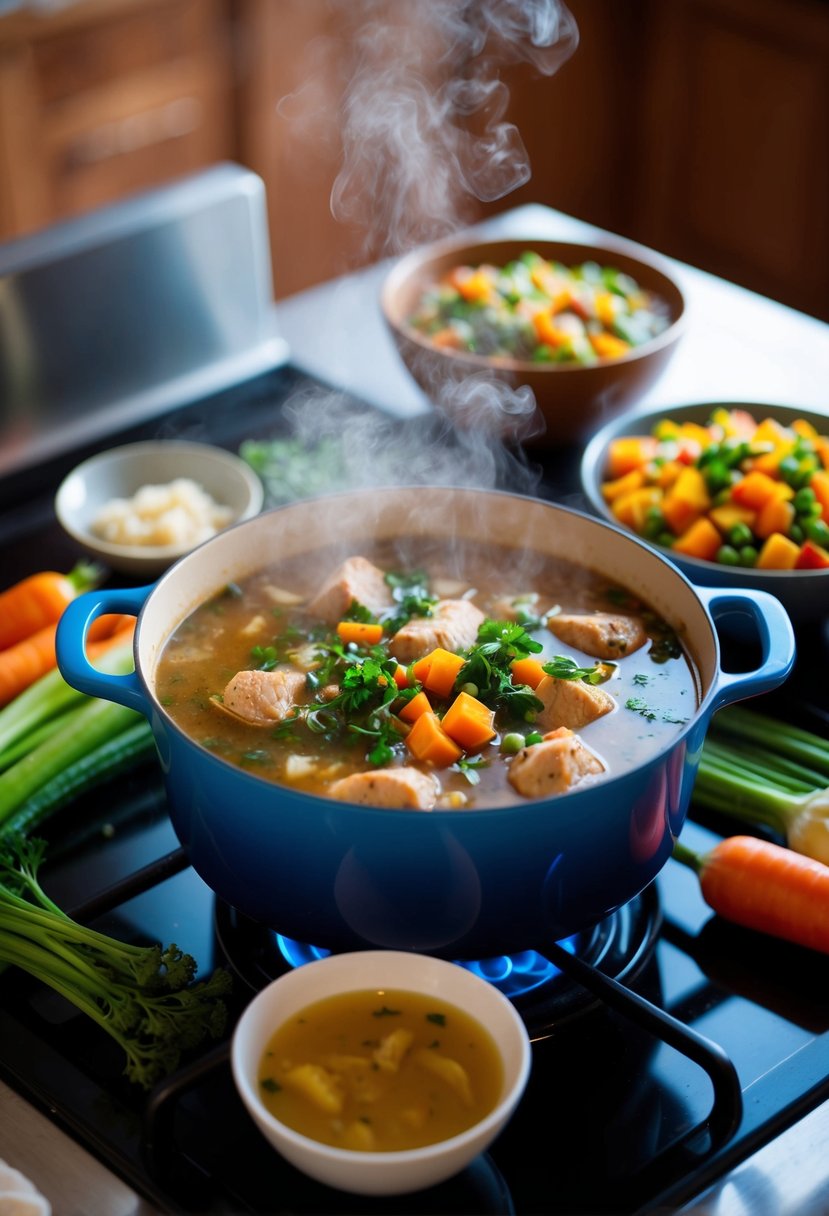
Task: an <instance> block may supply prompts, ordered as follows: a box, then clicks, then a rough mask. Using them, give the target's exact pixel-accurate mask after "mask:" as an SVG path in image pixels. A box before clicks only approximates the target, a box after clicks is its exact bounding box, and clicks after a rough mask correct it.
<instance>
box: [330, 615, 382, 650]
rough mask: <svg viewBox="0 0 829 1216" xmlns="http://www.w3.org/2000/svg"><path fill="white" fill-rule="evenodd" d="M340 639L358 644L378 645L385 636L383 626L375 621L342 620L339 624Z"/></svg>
mask: <svg viewBox="0 0 829 1216" xmlns="http://www.w3.org/2000/svg"><path fill="white" fill-rule="evenodd" d="M337 636H338V637H339V639H340V641H342V642H345V643H348V642H354V643H355V644H356V645H357V646H376V645H377V644H378V642H380V641H381V640H382V637H383V626H382V625H379V624H376V623H374V622H365V621H340V623H339V625H338V626H337Z"/></svg>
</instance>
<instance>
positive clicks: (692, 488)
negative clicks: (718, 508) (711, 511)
mask: <svg viewBox="0 0 829 1216" xmlns="http://www.w3.org/2000/svg"><path fill="white" fill-rule="evenodd" d="M671 497H672V498H673V497H677V498H684V499H685V500H686V502H689V503H691V504H692V505H693V506H695V507H699V509H700V510H701V511H707V510H708V508H709V507H710V506H711V495H710V494H709V493H708V486H707V485H706V484H705V478H704V477H703V475H702V473H701V472H700V470H699V469H695V468H693V466H691V465H687V466H686V467H685V468H684V469H683V470H682V472H681V473H680V474H679V476H678V477H677V479H676V481H675V482H674V484H673V486H672V487H671Z"/></svg>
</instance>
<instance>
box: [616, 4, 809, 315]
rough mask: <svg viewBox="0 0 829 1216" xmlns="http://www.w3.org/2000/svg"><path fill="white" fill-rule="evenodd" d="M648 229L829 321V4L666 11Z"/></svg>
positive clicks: (657, 29)
mask: <svg viewBox="0 0 829 1216" xmlns="http://www.w3.org/2000/svg"><path fill="white" fill-rule="evenodd" d="M651 14H652V17H651V25H650V29H649V31H648V41H649V45H650V47H651V48H652V54H651V55H650V57H649V70H648V76H647V82H646V91H645V102H646V105H645V110H644V114H643V121H644V134H645V142H644V149H645V155H644V162H643V163H644V173H643V182H642V190H641V213H640V218H639V222H638V224H637V227H638V228H639V229H640V230H641V231H646V232H647V233H648V239H649V240H650V241H651V243H653V244H656V245H658V246H660V247H662V248H663V249H664V250H665V251H666V252H668V253H671V254H674V255H675V256H678V257H680V258H682V259H684V260H685V261H688V262H691V263H693V264H695V265H700V266H704V267H705V268H706V269H708V270H712V271H714V272H715V273H718V274H721V275H723V276H724V277H726V278H730V279H735V280H736V281H737V282H739V283H742V284H744V285H745V286H747V287H751V288H753V289H754V290H757V291H760V292H762V293H763V294H765V295H770V296H773V297H775V298H777V299H780V300H782V301H784V302H786V303H789V304H792V305H793V306H795V307H798V308H801V309H804V310H805V311H808V312H813V313H815V314H817V315H818V316H824V317H829V225H827V223H826V216H827V214H828V213H829V156H827V146H828V145H827V136H826V129H827V119H829V72H827V65H829V5H826V4H825V3H822V2H820V0H716V3H714V2H713V0H671V3H670V4H658V3H657V4H654V5H653V7H652V10H651Z"/></svg>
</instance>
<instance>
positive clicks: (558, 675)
mask: <svg viewBox="0 0 829 1216" xmlns="http://www.w3.org/2000/svg"><path fill="white" fill-rule="evenodd" d="M542 666H543V668H544V671H545V672H546V674H547V675H548V676H552V677H553V678H554V679H556V680H584V682H585V684H604V683H605V682H606V681H607V680H609V679H610V677H611V676H612V675H613V672H614V671H615V670H616V664H615V663H594V664H593V665H592V666H591V667H579V665H578V663H577V662H576V661H575V659H571V658H570V657H569V656H568V655H563V654H557V655H556V656H555V657H554V658H553V659H551V660H550V662H549V663H544V664H543V665H542Z"/></svg>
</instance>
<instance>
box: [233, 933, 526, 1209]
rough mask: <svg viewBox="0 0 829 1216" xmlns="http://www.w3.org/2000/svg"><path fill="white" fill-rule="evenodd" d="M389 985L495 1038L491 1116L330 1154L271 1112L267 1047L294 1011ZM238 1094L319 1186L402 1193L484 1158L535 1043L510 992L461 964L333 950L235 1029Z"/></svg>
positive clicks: (281, 983) (514, 1100)
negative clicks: (451, 1129)
mask: <svg viewBox="0 0 829 1216" xmlns="http://www.w3.org/2000/svg"><path fill="white" fill-rule="evenodd" d="M372 988H391V989H397V990H398V991H407V992H417V993H424V994H426V995H434V996H439V997H440V999H441V1000H443V1001H445V1002H447V1003H448V1004H451V1005H455V1006H457V1007H458V1008H460V1009H463V1010H464V1011H465V1012H467V1013H468V1014H469V1015H470V1016H471V1017H474V1018H476V1019H477V1020H478V1022H480V1023H481V1024H482V1025H483V1026H484V1027H485V1028H486V1029H487V1030H488V1031H489V1033H490V1034H491V1035H492V1037H493V1039H494V1040H495V1042H496V1043H497V1045H498V1048H499V1050H500V1052H501V1059H502V1062H503V1068H504V1082H503V1088H502V1092H501V1097H500V1100H499V1102H498V1104H497V1106H496V1107H495V1109H494V1110H492V1111H490V1113H489V1114H488V1115H487V1116H486V1118H484V1119H482V1120H481V1121H480V1122H479V1123H476V1124H475V1126H474V1127H471V1128H469V1130H468V1131H466V1132H463V1133H462V1134H461V1135H459V1136H453V1137H452V1138H451V1139H449V1140H442V1141H440V1142H438V1143H437V1144H430V1145H426V1146H425V1147H423V1148H417V1149H411V1150H407V1151H404V1152H388V1153H372V1152H356V1151H351V1150H348V1149H340V1148H334V1147H332V1146H331V1145H327V1144H322V1143H320V1142H319V1141H317V1140H312V1139H310V1138H309V1137H307V1136H303V1135H300V1134H299V1133H298V1132H295V1131H293V1130H292V1129H291V1128H289V1127H286V1126H285V1124H283V1123H280V1122H279V1120H278V1119H275V1118H274V1116H273V1115H272V1114H271V1113H270V1111H268V1110H267V1108H266V1107H265V1106H264V1104H263V1103H262V1101H261V1098H260V1096H259V1085H258V1081H257V1077H258V1072H259V1066H260V1062H261V1059H262V1054H263V1052H264V1050H265V1046H266V1044H267V1042H268V1040H269V1039H270V1037H271V1035H272V1034H273V1033H274V1031H275V1030H276V1029H277V1027H278V1026H280V1025H281V1024H282V1023H283V1022H284V1021H285V1020H286V1019H287V1018H289V1017H290V1016H291V1015H292V1014H294V1013H296V1012H298V1011H299V1010H300V1009H303V1008H305V1007H306V1006H307V1005H310V1004H313V1003H314V1002H316V1001H320V1000H324V999H325V998H326V997H329V996H334V995H335V994H339V993H342V992H349V991H352V992H354V991H365V990H367V989H372ZM231 1063H232V1068H233V1078H234V1081H235V1083H236V1088H237V1089H238V1091H239V1094H240V1096H241V1098H242V1101H243V1102H244V1104H245V1106H246V1107H247V1109H248V1111H249V1112H250V1114H251V1116H252V1118H253V1120H254V1122H255V1123H256V1125H257V1126H258V1128H259V1130H260V1131H261V1132H262V1134H263V1135H264V1136H265V1137H266V1139H267V1140H269V1141H270V1143H271V1144H272V1145H273V1147H274V1148H275V1149H276V1150H277V1151H278V1152H279V1153H280V1154H281V1155H282V1156H283V1157H284V1158H285V1159H286V1160H287V1161H289V1162H290V1163H291V1164H292V1165H294V1166H296V1168H297V1169H299V1170H302V1171H303V1172H304V1173H306V1174H308V1175H309V1176H310V1177H312V1178H315V1179H316V1180H317V1181H318V1182H323V1183H326V1184H327V1185H328V1186H332V1187H336V1188H338V1189H340V1190H344V1191H351V1192H354V1193H356V1194H361V1195H399V1194H405V1193H407V1192H410V1191H417V1190H421V1189H422V1188H425V1187H429V1186H434V1185H435V1184H437V1183H439V1182H443V1181H445V1179H447V1178H451V1177H452V1176H453V1175H454V1174H457V1173H459V1172H460V1171H461V1170H462V1169H463V1168H464V1167H465V1166H467V1165H468V1164H469V1163H470V1162H471V1161H472V1160H473V1159H474V1158H475V1157H476V1156H477V1155H478V1154H479V1153H482V1152H483V1151H484V1150H485V1149H486V1148H487V1147H488V1146H489V1145H490V1144H491V1143H492V1141H493V1140H494V1139H495V1138H496V1136H497V1135H498V1134H499V1132H500V1131H501V1130H502V1128H503V1127H504V1125H505V1124H506V1123H507V1121H508V1119H509V1118H510V1116H511V1115H512V1113H513V1111H514V1110H515V1107H516V1106H517V1104H518V1101H519V1099H520V1098H521V1095H522V1094H523V1092H524V1087H525V1086H526V1083H527V1079H528V1077H529V1072H530V1040H529V1036H528V1034H527V1031H526V1029H525V1027H524V1023H523V1022H522V1020H521V1018H520V1017H519V1015H518V1014H517V1013H516V1011H515V1009H514V1008H513V1006H512V1005H511V1004H510V1002H509V1001H508V1000H507V998H506V997H505V996H503V995H502V993H500V992H499V991H498V989H497V988H495V987H493V986H492V985H491V984H488V983H487V982H486V980H483V979H481V978H480V977H479V976H476V975H473V974H472V972H470V971H467V970H466V969H465V968H464V967H461V966H460V965H459V964H456V963H450V962H447V961H445V960H443V959H438V958H432V957H431V956H429V955H423V954H410V953H407V952H403V951H396V950H366V951H357V952H354V953H348V954H332V955H330V956H329V957H327V958H324V959H320V960H318V961H316V962H312V963H305V964H304V965H303V966H301V967H298V968H297V969H296V970H294V971H289V972H287V973H286V974H285V975H283V976H280V978H279V979H277V980H274V981H273V982H272V983H271V984H269V985H268V987H267V988H264V989H263V990H262V991H261V992H260V993H259V994H258V995H257V996H256V997H254V999H253V1000H252V1001H251V1003H250V1004H249V1005H248V1007H247V1008H246V1009H245V1011H244V1013H243V1014H242V1016H241V1018H240V1019H239V1022H238V1024H237V1026H236V1030H235V1031H234V1035H233V1044H232V1052H231Z"/></svg>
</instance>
